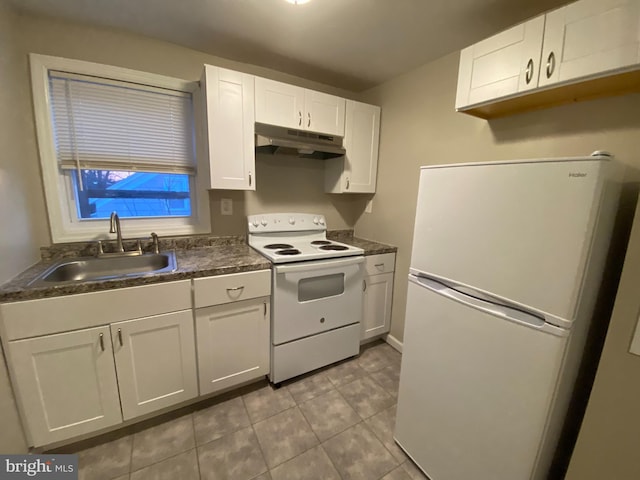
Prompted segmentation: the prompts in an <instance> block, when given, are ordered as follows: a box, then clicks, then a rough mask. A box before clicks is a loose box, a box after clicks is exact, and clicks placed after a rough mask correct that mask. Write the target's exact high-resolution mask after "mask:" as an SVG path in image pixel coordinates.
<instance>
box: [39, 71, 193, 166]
mask: <svg viewBox="0 0 640 480" xmlns="http://www.w3.org/2000/svg"><path fill="white" fill-rule="evenodd" d="M49 84H50V96H51V109H52V116H53V129H54V137H55V144H56V152H57V157H58V162H59V165H60V167H61V168H63V169H78V170H79V169H91V170H133V171H148V172H168V173H189V174H191V173H194V172H195V169H196V160H195V151H194V150H195V149H194V128H193V103H192V97H191V94H190V93H188V92H178V91H174V90H168V89H162V88H156V87H150V86H145V85H138V84H135V83H128V82H120V81H115V80H110V79H102V78H96V77H89V76H83V75H76V74H71V73H66V72H56V71H51V72H50V73H49Z"/></svg>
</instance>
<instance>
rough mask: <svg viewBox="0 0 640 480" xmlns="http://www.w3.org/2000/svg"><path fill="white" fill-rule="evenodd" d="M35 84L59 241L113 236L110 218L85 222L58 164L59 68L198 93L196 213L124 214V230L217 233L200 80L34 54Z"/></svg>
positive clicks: (47, 188) (130, 233)
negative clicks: (55, 104)
mask: <svg viewBox="0 0 640 480" xmlns="http://www.w3.org/2000/svg"><path fill="white" fill-rule="evenodd" d="M29 57H30V63H31V86H32V91H33V108H34V116H35V122H36V132H37V136H38V149H39V153H40V164H41V166H42V179H43V184H44V193H45V199H46V202H47V212H48V215H49V227H50V230H51V238H52V241H53V243H62V242H77V241H87V240H104V239H110V238H112V236H111V235H110V234H109V219H92V220H82V221H79V219H78V215H77V211H76V203H75V195H74V192H73V186H72V184H71V183H72V182H70V176H69V175H68V174H64V173H63V172H62V171H61V170H60V168H59V164H58V159H57V155H56V147H55V140H54V132H53V123H52V116H51V115H52V114H51V108H50V105H51V103H50V88H49V71H50V70H57V71H63V72H72V73H77V74H80V75H91V76H95V77H103V78H110V79H114V80H120V81H125V82H132V83H138V84H142V85H150V86H154V87H160V88H169V89H173V90H180V91H184V92H191V93H192V94H193V110H194V117H195V118H194V128H195V137H196V161H197V166H196V168H197V172H196V175H195V178H194V181H193V182H190V183H191V185H192V196H191V199H192V202H191V212H192V215H191V217H178V218H171V217H158V218H123V219H121V226H122V232H123V235H124V237H125V238H136V237H143V236H148V235H149V233H150V232H152V231H153V232H156V233H157V234H158V235H164V236H167V235H190V234H197V233H210V232H211V217H210V213H209V194H208V190H207V180H208V178H209V166H208V162H207V160H206V156H205V155H203V152H204V150H203V145H202V134H201V123H200V119H201V118H202V106H201V105H200V102H199V101H198V99H199V85H198V82H190V81H187V80H181V79H177V78H172V77H166V76H164V75H157V74H153V73H147V72H140V71H137V70H131V69H128V68H121V67H114V66H111V65H102V64H99V63H92V62H85V61H81V60H72V59H67V58H61V57H52V56H48V55H39V54H35V53H32V54H30V55H29Z"/></svg>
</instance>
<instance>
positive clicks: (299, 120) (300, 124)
mask: <svg viewBox="0 0 640 480" xmlns="http://www.w3.org/2000/svg"><path fill="white" fill-rule="evenodd" d="M298 126H299V127H300V126H302V112H301V111H300V110H298Z"/></svg>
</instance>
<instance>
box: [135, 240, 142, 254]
mask: <svg viewBox="0 0 640 480" xmlns="http://www.w3.org/2000/svg"><path fill="white" fill-rule="evenodd" d="M136 253H137V254H138V255H142V243H140V239H139V238H138V239H137V240H136Z"/></svg>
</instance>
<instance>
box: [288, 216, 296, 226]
mask: <svg viewBox="0 0 640 480" xmlns="http://www.w3.org/2000/svg"><path fill="white" fill-rule="evenodd" d="M289 223H290V224H291V225H295V224H296V219H295V218H293V217H289Z"/></svg>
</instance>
